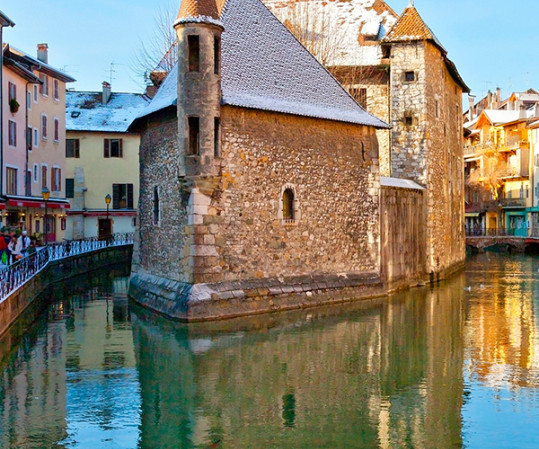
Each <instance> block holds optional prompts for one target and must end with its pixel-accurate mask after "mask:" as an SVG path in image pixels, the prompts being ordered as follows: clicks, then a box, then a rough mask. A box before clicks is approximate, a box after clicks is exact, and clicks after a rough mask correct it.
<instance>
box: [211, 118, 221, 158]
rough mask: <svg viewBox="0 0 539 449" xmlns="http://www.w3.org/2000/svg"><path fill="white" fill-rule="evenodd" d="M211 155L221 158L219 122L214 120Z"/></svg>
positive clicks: (217, 119) (216, 119)
mask: <svg viewBox="0 0 539 449" xmlns="http://www.w3.org/2000/svg"><path fill="white" fill-rule="evenodd" d="M213 128H214V129H213V155H214V156H215V157H220V156H221V120H220V119H219V118H217V117H216V118H215V120H214V124H213Z"/></svg>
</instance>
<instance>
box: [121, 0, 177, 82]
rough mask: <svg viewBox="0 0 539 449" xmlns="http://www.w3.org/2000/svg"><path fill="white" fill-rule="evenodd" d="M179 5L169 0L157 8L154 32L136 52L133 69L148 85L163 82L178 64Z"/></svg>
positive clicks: (136, 77)
mask: <svg viewBox="0 0 539 449" xmlns="http://www.w3.org/2000/svg"><path fill="white" fill-rule="evenodd" d="M177 7H178V5H177V4H176V2H173V1H172V0H169V2H168V3H167V4H165V5H161V6H160V7H158V8H157V9H156V13H155V18H154V26H153V29H154V32H153V35H152V37H151V38H150V39H148V40H147V41H141V42H140V47H139V49H138V51H137V52H136V53H135V55H134V57H133V59H132V62H131V70H132V72H133V74H134V77H135V79H136V80H137V81H140V80H141V79H143V80H144V82H145V83H146V84H147V85H152V84H153V85H155V84H156V81H157V84H159V82H161V81H162V80H163V79H164V78H165V77H166V75H167V74H168V72H170V71H171V70H172V68H173V67H174V65H175V64H176V61H177V57H178V51H177V44H176V31H175V30H174V26H173V25H174V21H175V19H176V14H177V9H178V8H177Z"/></svg>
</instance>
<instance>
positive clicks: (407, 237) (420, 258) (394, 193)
mask: <svg viewBox="0 0 539 449" xmlns="http://www.w3.org/2000/svg"><path fill="white" fill-rule="evenodd" d="M424 207H425V198H424V191H423V190H415V189H401V188H393V187H385V186H384V187H382V190H381V199H380V230H381V261H382V268H381V277H382V279H383V280H384V281H385V282H386V284H387V287H388V289H390V290H391V289H393V288H399V287H409V286H411V285H414V284H419V283H421V282H422V281H423V280H424V279H425V273H426V266H425V246H426V241H425V235H426V227H425V222H424V221H423V215H422V214H421V213H418V211H421V210H423V209H424Z"/></svg>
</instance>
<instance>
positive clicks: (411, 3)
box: [408, 0, 414, 8]
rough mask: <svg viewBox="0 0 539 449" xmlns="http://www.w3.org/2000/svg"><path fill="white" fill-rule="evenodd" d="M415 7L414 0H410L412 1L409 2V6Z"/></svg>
mask: <svg viewBox="0 0 539 449" xmlns="http://www.w3.org/2000/svg"><path fill="white" fill-rule="evenodd" d="M413 7H414V0H410V3H408V8H413Z"/></svg>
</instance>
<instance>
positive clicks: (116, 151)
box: [103, 139, 123, 158]
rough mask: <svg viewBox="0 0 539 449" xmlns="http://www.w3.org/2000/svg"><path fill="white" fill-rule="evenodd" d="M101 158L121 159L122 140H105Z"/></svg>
mask: <svg viewBox="0 0 539 449" xmlns="http://www.w3.org/2000/svg"><path fill="white" fill-rule="evenodd" d="M103 157H106V158H109V157H123V141H122V139H105V144H104V149H103Z"/></svg>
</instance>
